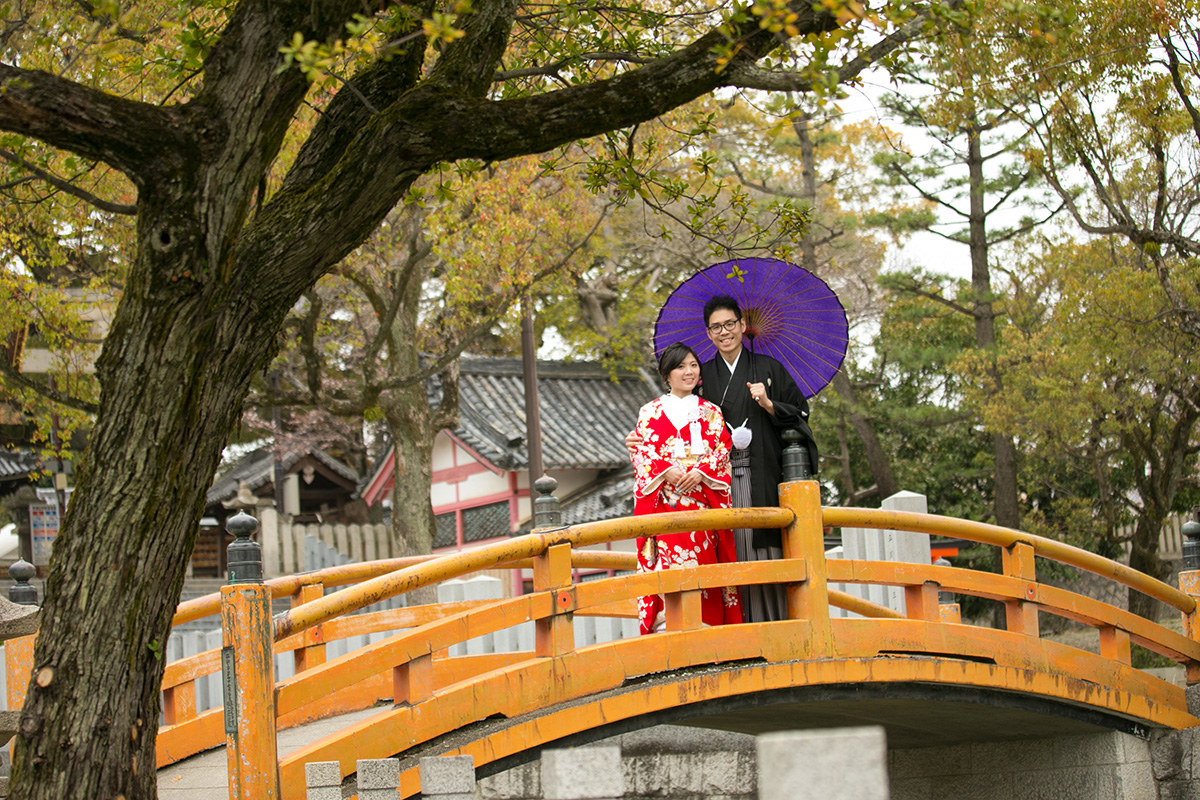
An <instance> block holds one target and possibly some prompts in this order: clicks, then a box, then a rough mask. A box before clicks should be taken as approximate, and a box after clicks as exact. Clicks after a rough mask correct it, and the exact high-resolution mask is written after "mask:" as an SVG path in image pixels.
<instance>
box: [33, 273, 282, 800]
mask: <svg viewBox="0 0 1200 800" xmlns="http://www.w3.org/2000/svg"><path fill="white" fill-rule="evenodd" d="M196 257H197V258H198V257H199V256H198V254H197V256H196ZM142 274H145V273H144V272H143V273H142ZM189 283H190V282H184V281H179V282H174V283H171V282H168V281H165V280H163V281H157V282H151V285H149V286H146V285H139V282H138V281H137V280H131V284H130V286H129V289H128V291H129V292H132V293H137V292H144V293H146V294H147V295H148V297H147V300H146V302H142V303H128V302H123V303H122V304H121V305H120V307H119V309H118V313H117V316H116V319H115V320H114V324H113V334H115V335H112V334H110V337H109V339H108V344H107V346H106V349H105V351H104V354H103V357H102V358H101V360H100V363H99V364H98V372H99V377H100V381H101V386H102V394H101V401H100V408H101V411H100V413H99V415H98V417H97V424H96V426H95V428H94V429H93V432H92V435H91V442H90V445H89V448H88V450H87V452H86V453H85V454H84V457H83V460H82V463H81V464H80V466H79V469H78V472H77V482H76V492H75V497H74V501H73V502H72V504H71V507H70V509H69V510H68V512H67V515H66V518H65V520H64V525H63V528H62V531H61V532H60V534H59V536H58V539H57V541H56V542H55V546H54V553H53V559H52V562H51V565H50V575H49V579H48V581H47V587H46V599H45V606H44V611H43V614H42V625H41V630H40V632H39V636H38V640H37V647H36V653H35V663H36V665H37V667H36V675H37V678H36V680H35V681H34V682H32V683H31V684H30V689H29V695H28V697H27V700H26V703H25V707H24V711H23V713H22V716H21V722H20V733H19V734H18V735H17V738H16V753H15V755H14V759H13V768H12V778H13V783H14V786H15V787H16V791H15V792H14V796H17V797H23V798H45V800H60V799H61V798H65V797H89V798H93V797H94V798H113V797H129V798H149V797H154V796H155V794H156V774H155V738H156V731H157V725H158V713H159V691H160V687H161V683H162V677H163V667H164V662H163V656H164V651H165V647H166V641H167V636H168V635H169V634H170V628H171V618H172V616H173V615H174V612H175V605H176V603H177V602H178V599H179V594H180V590H181V587H182V585H183V579H184V575H185V571H186V566H187V562H188V558H189V556H190V554H191V550H192V546H193V544H194V541H195V537H196V533H197V526H196V520H197V519H198V518H199V515H200V512H201V510H202V508H203V504H204V493H205V490H206V489H207V488H208V484H209V480H210V478H211V476H212V474H213V472H214V471H215V469H216V466H217V461H218V458H219V456H220V453H221V450H222V448H223V446H224V444H225V441H226V438H227V436H228V434H229V431H230V430H231V429H232V427H233V425H234V423H235V422H236V420H237V419H238V418H239V415H240V412H241V402H242V398H243V397H244V396H245V394H246V390H247V387H248V385H249V381H250V378H251V375H252V374H253V373H255V372H256V371H259V370H260V369H261V368H262V367H263V365H264V364H265V363H266V362H267V360H268V358H269V357H270V356H271V354H272V351H273V348H274V342H275V338H274V333H275V331H276V330H277V329H278V325H279V323H280V320H281V318H282V313H283V312H284V311H286V309H287V308H289V307H290V305H291V302H290V301H288V300H284V301H283V302H282V303H281V304H280V303H278V302H277V303H276V305H277V308H274V309H264V308H261V307H257V304H256V299H255V298H253V297H251V296H249V295H248V294H242V295H233V294H231V293H227V292H222V293H220V294H216V295H215V296H214V295H206V294H205V293H204V292H201V291H194V290H191V291H189V289H188V288H187V287H188V285H189ZM181 285H182V287H183V288H181ZM135 365H136V366H135ZM198 365H203V367H202V368H201V367H200V366H198ZM135 442H136V443H142V444H143V445H144V446H141V447H130V444H131V443H135ZM181 509H186V510H187V511H186V512H181ZM84 575H86V576H88V579H87V580H81V579H80V578H81V576H84Z"/></svg>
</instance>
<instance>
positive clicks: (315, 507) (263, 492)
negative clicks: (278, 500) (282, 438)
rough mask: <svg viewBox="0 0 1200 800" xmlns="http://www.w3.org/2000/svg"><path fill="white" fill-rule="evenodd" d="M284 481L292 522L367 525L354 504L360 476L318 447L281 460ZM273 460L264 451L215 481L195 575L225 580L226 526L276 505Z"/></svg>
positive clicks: (207, 500) (267, 450)
mask: <svg viewBox="0 0 1200 800" xmlns="http://www.w3.org/2000/svg"><path fill="white" fill-rule="evenodd" d="M279 466H280V469H281V471H282V473H283V475H284V483H283V511H284V513H285V514H287V515H289V518H290V520H291V521H292V522H295V523H306V522H321V523H331V524H338V523H348V522H365V521H366V519H365V507H364V506H363V504H362V503H361V502H360V501H358V500H356V499H355V495H356V491H357V487H358V483H359V476H358V472H356V471H355V470H354V469H352V468H351V467H349V466H347V465H346V464H343V463H342V462H341V461H339V460H338V459H336V458H334V457H333V456H331V455H329V454H328V453H326V452H325V451H324V450H321V449H320V448H317V447H307V448H303V449H300V450H296V451H292V452H289V453H285V454H283V455H282V456H280V463H279ZM274 500H275V454H274V451H273V450H272V449H271V448H270V447H260V448H258V449H257V450H254V451H252V452H250V453H247V454H246V455H245V456H243V457H242V458H240V459H239V460H238V461H237V462H236V463H235V464H234V465H233V466H231V467H230V468H229V469H227V470H226V471H225V472H223V473H221V475H220V476H219V477H218V478H217V480H216V482H214V483H213V485H212V487H211V488H210V489H209V490H208V494H207V495H206V496H205V501H204V519H202V520H201V524H200V533H199V535H198V536H197V537H196V547H195V549H194V550H193V552H192V574H193V575H198V576H218V575H224V574H225V547H226V546H227V545H228V543H229V542H230V541H231V540H232V537H230V536H229V535H228V534H226V533H225V532H224V531H225V520H226V519H228V518H229V517H231V516H233V515H234V514H236V513H237V510H238V509H242V508H246V507H253V506H255V505H273V504H274Z"/></svg>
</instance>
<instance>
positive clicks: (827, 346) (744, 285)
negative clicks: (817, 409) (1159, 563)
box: [654, 258, 848, 397]
mask: <svg viewBox="0 0 1200 800" xmlns="http://www.w3.org/2000/svg"><path fill="white" fill-rule="evenodd" d="M717 295H729V296H730V297H733V298H734V299H735V300H737V301H738V305H740V306H741V307H742V316H743V317H744V318H745V320H746V333H747V339H750V345H751V347H750V349H751V352H755V353H766V354H767V355H769V356H772V357H773V358H775V359H776V360H778V361H779V362H780V363H782V364H783V365H784V366H785V367H787V371H788V372H789V373H791V376H792V378H793V379H794V380H795V381H796V385H797V386H799V387H800V391H802V392H803V393H804V395H805V396H806V397H814V396H815V395H816V394H817V392H819V391H821V389H823V388H825V386H826V384H828V383H829V381H830V380H832V379H833V376H834V374H835V373H836V372H837V371H838V370H839V369H840V368H841V366H842V360H843V359H845V357H846V345H847V343H848V327H847V324H846V311H845V309H843V308H842V304H841V303H840V302H839V301H838V299H837V295H835V294H834V293H833V290H832V289H830V288H829V285H828V284H827V283H825V281H823V280H821V279H820V278H818V277H817V276H816V275H814V274H812V273H811V272H809V271H808V270H806V269H802V268H801V267H798V266H796V265H795V264H791V263H788V262H787V261H780V260H779V259H777V258H740V259H735V260H733V261H725V262H722V263H720V264H714V265H713V266H711V267H708V268H707V269H703V270H701V271H699V272H697V273H696V274H695V275H693V276H692V277H690V278H688V279H687V280H685V281H684V282H683V283H681V284H679V286H677V287H676V288H675V291H673V292H672V293H671V296H670V297H668V298H667V302H666V303H665V304H664V305H663V307H662V310H661V311H659V312H658V322H657V323H655V326H654V350H655V352H656V353H661V352H662V350H663V349H664V348H665V347H667V346H668V345H670V344H673V343H674V342H683V343H684V344H687V345H689V346H691V347H692V348H693V349H694V350H695V351H696V355H698V356H699V357H700V360H701V361H708V360H709V359H711V358H712V357H713V356H714V355H716V352H717V350H716V347H714V346H713V343H712V342H710V341H709V339H708V336H707V335H706V333H705V330H704V304H705V303H707V302H708V301H709V299H711V298H713V297H716V296H717Z"/></svg>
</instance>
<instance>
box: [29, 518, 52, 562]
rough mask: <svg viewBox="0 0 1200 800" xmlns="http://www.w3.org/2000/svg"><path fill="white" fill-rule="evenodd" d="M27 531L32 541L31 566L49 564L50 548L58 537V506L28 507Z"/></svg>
mask: <svg viewBox="0 0 1200 800" xmlns="http://www.w3.org/2000/svg"><path fill="white" fill-rule="evenodd" d="M29 529H30V532H31V534H32V539H33V564H34V566H36V567H45V566H48V565H49V564H50V548H51V547H52V546H53V545H54V537H56V536H58V506H57V505H50V504H47V503H35V504H32V505H30V506H29Z"/></svg>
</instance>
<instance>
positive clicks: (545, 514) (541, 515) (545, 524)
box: [533, 475, 562, 530]
mask: <svg viewBox="0 0 1200 800" xmlns="http://www.w3.org/2000/svg"><path fill="white" fill-rule="evenodd" d="M533 488H534V491H536V492H537V493H538V497H537V499H536V500H534V501H533V529H534V530H538V529H539V528H558V527H560V526H561V525H562V510H561V509H560V508H559V507H558V498H557V497H555V496H554V490H555V489H557V488H558V481H556V480H554V478H551V477H550V476H549V475H542V477H540V478H538V479H537V480H536V481H534V482H533Z"/></svg>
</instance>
